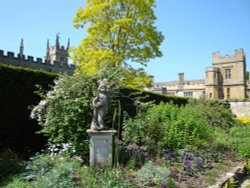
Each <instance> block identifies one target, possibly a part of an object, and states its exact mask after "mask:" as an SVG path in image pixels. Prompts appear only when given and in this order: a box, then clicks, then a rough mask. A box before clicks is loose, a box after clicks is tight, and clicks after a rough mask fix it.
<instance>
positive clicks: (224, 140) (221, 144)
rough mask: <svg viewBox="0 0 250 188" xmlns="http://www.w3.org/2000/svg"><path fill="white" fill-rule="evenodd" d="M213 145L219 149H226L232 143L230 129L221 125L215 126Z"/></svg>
mask: <svg viewBox="0 0 250 188" xmlns="http://www.w3.org/2000/svg"><path fill="white" fill-rule="evenodd" d="M213 135H214V136H213V137H214V140H213V146H214V147H215V148H216V149H217V150H219V151H225V150H227V149H229V148H230V147H231V146H232V145H231V144H230V142H229V140H230V136H229V130H228V129H224V128H221V127H215V128H214V132H213Z"/></svg>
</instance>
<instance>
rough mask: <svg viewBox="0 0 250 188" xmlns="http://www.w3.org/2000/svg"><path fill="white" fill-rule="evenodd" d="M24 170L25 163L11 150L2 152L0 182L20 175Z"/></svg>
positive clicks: (0, 153) (0, 157)
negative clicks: (10, 176)
mask: <svg viewBox="0 0 250 188" xmlns="http://www.w3.org/2000/svg"><path fill="white" fill-rule="evenodd" d="M23 168H24V164H23V162H22V161H21V159H20V158H19V157H18V156H17V155H16V154H15V153H13V152H12V151H11V150H9V149H7V150H4V151H2V152H0V180H1V179H3V178H5V177H7V176H9V175H14V174H17V173H19V172H20V171H21V170H22V169H23Z"/></svg>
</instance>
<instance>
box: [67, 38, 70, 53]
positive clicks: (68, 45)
mask: <svg viewBox="0 0 250 188" xmlns="http://www.w3.org/2000/svg"><path fill="white" fill-rule="evenodd" d="M69 47H70V38H68V44H67V50H68V49H69Z"/></svg>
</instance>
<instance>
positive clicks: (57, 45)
mask: <svg viewBox="0 0 250 188" xmlns="http://www.w3.org/2000/svg"><path fill="white" fill-rule="evenodd" d="M59 35H60V33H59V32H58V33H57V34H56V47H58V48H60V43H59V38H60V37H59Z"/></svg>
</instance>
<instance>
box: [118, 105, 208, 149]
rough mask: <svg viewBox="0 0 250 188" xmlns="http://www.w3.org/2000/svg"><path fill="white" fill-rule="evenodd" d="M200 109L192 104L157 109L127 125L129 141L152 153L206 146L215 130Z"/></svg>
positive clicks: (127, 121) (126, 134)
mask: <svg viewBox="0 0 250 188" xmlns="http://www.w3.org/2000/svg"><path fill="white" fill-rule="evenodd" d="M207 124H208V123H207V122H206V119H205V118H204V117H203V115H202V113H201V111H200V110H198V109H196V108H195V107H193V106H192V105H189V104H187V105H186V106H181V107H179V106H176V105H174V104H172V103H169V104H163V103H161V104H160V105H156V106H153V107H152V108H149V109H148V110H147V111H146V112H142V113H141V114H138V115H137V117H136V118H134V119H127V120H126V121H125V125H124V127H123V128H124V132H123V138H124V140H125V142H130V143H135V144H137V145H140V146H141V145H143V146H145V147H146V148H147V149H148V150H149V151H150V153H151V154H155V151H158V152H160V151H161V150H162V149H163V148H170V149H174V150H175V149H181V148H184V147H186V146H187V145H192V144H193V145H197V146H200V145H204V144H206V143H207V142H208V141H209V140H210V139H211V128H210V127H208V126H207Z"/></svg>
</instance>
